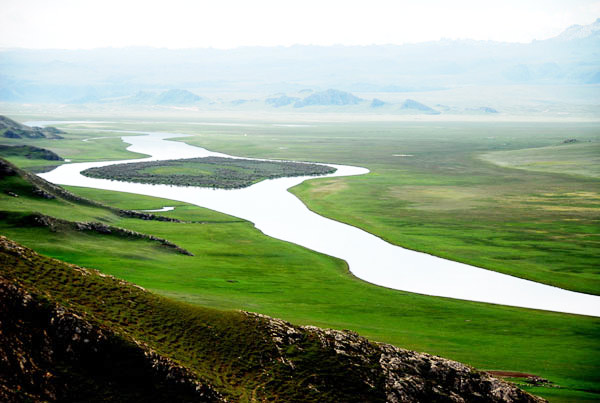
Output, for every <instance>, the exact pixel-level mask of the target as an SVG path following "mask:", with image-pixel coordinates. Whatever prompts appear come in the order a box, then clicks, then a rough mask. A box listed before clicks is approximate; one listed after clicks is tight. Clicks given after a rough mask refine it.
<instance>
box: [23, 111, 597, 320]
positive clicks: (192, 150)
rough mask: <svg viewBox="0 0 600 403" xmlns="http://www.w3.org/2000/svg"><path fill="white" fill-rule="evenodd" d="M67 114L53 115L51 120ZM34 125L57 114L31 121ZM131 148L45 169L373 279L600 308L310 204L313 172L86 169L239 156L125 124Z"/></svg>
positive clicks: (454, 293) (560, 308) (453, 294)
mask: <svg viewBox="0 0 600 403" xmlns="http://www.w3.org/2000/svg"><path fill="white" fill-rule="evenodd" d="M59 123H67V122H52V124H59ZM28 124H30V125H38V126H39V125H43V124H51V122H28ZM123 133H130V134H137V135H136V136H124V137H122V139H123V141H124V142H126V143H129V144H130V146H129V147H128V148H127V150H129V151H132V152H138V153H142V154H146V155H149V156H150V157H148V158H142V159H137V160H126V161H108V162H106V161H104V162H89V163H68V164H63V165H61V166H59V167H57V168H56V169H54V170H53V171H51V172H48V173H44V174H41V175H40V176H41V177H43V178H44V179H46V180H48V181H50V182H53V183H56V184H60V185H72V186H84V187H91V188H97V189H106V190H116V191H123V192H129V193H137V194H142V195H148V196H156V197H162V198H166V199H172V200H177V201H182V202H187V203H191V204H195V205H198V206H202V207H207V208H209V209H212V210H216V211H220V212H222V213H225V214H229V215H232V216H235V217H239V218H242V219H245V220H248V221H251V222H253V223H254V225H255V226H256V227H257V228H258V229H260V230H261V231H262V232H263V233H265V234H266V235H268V236H271V237H274V238H278V239H281V240H284V241H288V242H293V243H295V244H298V245H301V246H304V247H306V248H309V249H312V250H315V251H317V252H321V253H324V254H327V255H331V256H335V257H337V258H340V259H343V260H345V261H346V262H347V263H348V266H349V268H350V271H351V272H352V274H354V275H355V276H356V277H358V278H360V279H362V280H365V281H367V282H369V283H373V284H377V285H380V286H384V287H388V288H393V289H397V290H403V291H409V292H414V293H419V294H426V295H433V296H440V297H449V298H457V299H463V300H470V301H479V302H487V303H492V304H501V305H510V306H517V307H524V308H533V309H542V310H548V311H557V312H565V313H574V314H580V315H590V316H600V297H599V296H593V295H587V294H582V293H577V292H572V291H567V290H563V289H560V288H556V287H552V286H548V285H544V284H540V283H536V282H533V281H528V280H523V279H519V278H516V277H512V276H508V275H505V274H500V273H496V272H493V271H489V270H484V269H481V268H478V267H474V266H469V265H466V264H462V263H458V262H454V261H450V260H445V259H442V258H438V257H435V256H431V255H428V254H425V253H420V252H415V251H412V250H407V249H404V248H401V247H399V246H395V245H392V244H389V243H387V242H385V241H383V240H382V239H381V238H378V237H376V236H374V235H372V234H369V233H367V232H365V231H363V230H361V229H358V228H356V227H352V226H350V225H346V224H343V223H340V222H337V221H334V220H331V219H328V218H325V217H322V216H320V215H318V214H316V213H313V212H312V211H310V210H309V209H308V208H307V207H306V206H305V205H304V204H303V203H302V202H301V201H300V200H299V199H298V198H296V197H295V196H294V195H293V194H291V193H290V192H288V191H287V189H289V188H290V187H292V186H295V185H297V184H299V183H301V182H303V181H304V180H306V179H310V178H312V177H293V178H280V179H272V180H265V181H262V182H260V183H257V184H255V185H252V186H250V187H247V188H244V189H235V190H222V189H207V188H197V187H176V186H169V185H149V184H139V183H126V182H117V181H111V180H106V179H94V178H88V177H85V176H82V175H81V174H80V172H81V171H83V170H84V169H87V168H91V167H99V166H106V165H111V164H119V163H130V162H140V161H156V160H166V159H174V158H196V157H208V156H220V157H230V158H239V157H232V156H229V155H226V154H222V153H217V152H211V151H208V150H205V149H203V148H200V147H194V146H191V145H188V144H185V143H183V142H179V141H171V140H168V139H170V138H174V137H178V138H181V137H185V135H182V134H173V133H149V132H133V131H129V132H123ZM328 165H331V166H334V167H336V168H337V171H336V172H335V173H333V174H330V175H326V176H327V177H333V176H349V175H362V174H366V173H368V172H369V171H368V170H367V169H365V168H360V167H353V166H342V165H333V164H328Z"/></svg>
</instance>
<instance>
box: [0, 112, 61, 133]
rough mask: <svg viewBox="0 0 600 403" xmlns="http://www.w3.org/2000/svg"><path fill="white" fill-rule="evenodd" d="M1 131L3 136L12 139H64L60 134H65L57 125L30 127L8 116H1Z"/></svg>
mask: <svg viewBox="0 0 600 403" xmlns="http://www.w3.org/2000/svg"><path fill="white" fill-rule="evenodd" d="M0 133H1V135H2V137H6V138H12V139H22V138H28V139H35V138H47V139H62V136H60V134H64V132H63V131H62V130H59V129H57V128H55V127H29V126H25V125H23V124H21V123H19V122H15V121H14V120H12V119H10V118H7V117H6V116H0Z"/></svg>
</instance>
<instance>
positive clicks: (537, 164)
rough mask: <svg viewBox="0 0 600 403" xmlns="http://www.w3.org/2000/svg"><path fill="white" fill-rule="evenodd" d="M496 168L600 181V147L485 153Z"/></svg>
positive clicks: (578, 145)
mask: <svg viewBox="0 0 600 403" xmlns="http://www.w3.org/2000/svg"><path fill="white" fill-rule="evenodd" d="M481 157H482V159H484V160H486V161H489V162H492V163H494V164H496V165H500V166H503V167H509V168H518V169H526V170H529V171H539V172H552V173H558V174H566V175H580V176H587V177H591V178H600V144H598V143H567V144H561V145H558V146H549V147H540V148H526V149H524V150H512V151H498V152H493V153H487V154H483V155H482V156H481Z"/></svg>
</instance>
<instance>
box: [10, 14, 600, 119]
mask: <svg viewBox="0 0 600 403" xmlns="http://www.w3.org/2000/svg"><path fill="white" fill-rule="evenodd" d="M599 32H600V20H596V22H594V23H593V24H590V25H585V26H580V25H575V26H572V27H569V28H567V29H566V30H565V31H564V32H563V33H561V34H560V35H558V36H556V37H554V38H551V39H548V40H543V41H533V42H532V43H529V44H519V43H500V42H493V41H474V40H440V41H435V42H425V43H418V44H406V45H382V46H379V45H378V46H326V47H325V46H291V47H243V48H236V49H229V50H220V49H177V50H174V49H155V48H122V49H115V48H110V49H93V50H25V49H8V50H2V51H0V101H5V102H28V103H97V102H106V100H108V99H114V100H115V101H118V102H123V103H130V104H146V105H191V104H196V103H198V104H201V103H202V102H206V101H209V100H207V99H206V94H208V93H210V94H213V97H214V94H221V93H224V94H225V93H227V94H231V93H234V92H235V93H252V94H265V95H266V94H273V93H288V94H292V93H293V94H297V95H290V96H289V97H288V96H285V95H278V96H271V97H269V101H267V103H268V104H269V105H272V106H276V107H282V106H287V105H297V107H298V108H301V107H307V106H318V105H342V106H343V105H357V104H360V100H359V99H358V97H357V96H356V95H354V97H356V98H351V97H348V96H343V95H341V94H340V93H327V90H326V89H327V88H338V89H343V90H344V91H346V92H355V93H361V95H362V94H363V93H385V92H388V93H398V92H418V91H432V90H445V89H452V88H456V87H466V86H485V85H494V86H499V85H513V84H519V85H521V84H527V85H589V84H600V34H599ZM309 88H313V89H315V90H316V91H314V92H313V93H309V92H303V93H301V92H300V91H303V90H306V89H309ZM197 94H200V95H202V96H204V97H205V98H204V99H202V98H201V97H200V95H197ZM253 96H254V95H253ZM382 101H383V102H385V101H386V100H385V99H384V98H382ZM242 104H245V102H240V103H238V104H237V105H236V104H232V105H233V106H241V105H242ZM365 105H367V107H368V104H367V103H365ZM374 107H380V106H374ZM409 109H410V108H409Z"/></svg>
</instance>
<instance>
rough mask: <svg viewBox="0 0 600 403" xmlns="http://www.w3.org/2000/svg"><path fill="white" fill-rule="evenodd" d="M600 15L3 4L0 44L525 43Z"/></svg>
mask: <svg viewBox="0 0 600 403" xmlns="http://www.w3.org/2000/svg"><path fill="white" fill-rule="evenodd" d="M598 17H600V0H493V1H487V0H422V1H417V0H410V1H404V0H370V1H366V0H365V1H354V0H343V1H338V0H294V1H287V0H279V1H277V0H245V1H233V0H220V1H203V0H163V1H155V0H0V47H2V48H6V47H25V48H68V49H74V48H95V47H124V46H154V47H168V48H189V47H215V48H232V47H237V46H252V45H260V46H274V45H283V46H289V45H292V44H315V45H332V44H344V45H369V44H401V43H407V42H423V41H429V40H438V39H441V38H451V39H465V38H469V39H481V40H488V39H490V40H496V41H507V42H529V41H531V40H533V39H545V38H548V37H551V36H554V35H557V34H558V33H560V32H561V31H562V30H563V29H565V28H566V27H568V26H570V25H572V24H589V23H592V22H593V21H594V20H595V19H596V18H598Z"/></svg>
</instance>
